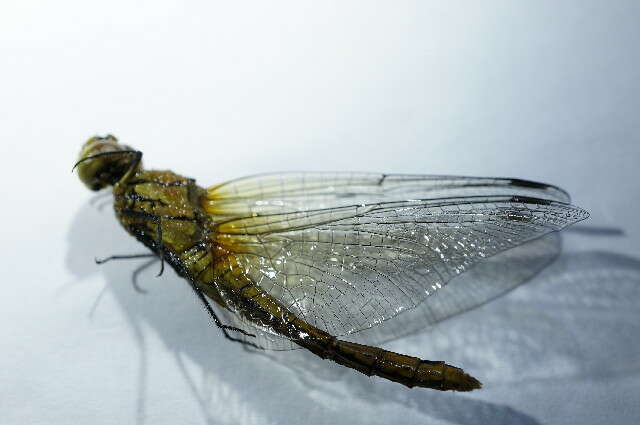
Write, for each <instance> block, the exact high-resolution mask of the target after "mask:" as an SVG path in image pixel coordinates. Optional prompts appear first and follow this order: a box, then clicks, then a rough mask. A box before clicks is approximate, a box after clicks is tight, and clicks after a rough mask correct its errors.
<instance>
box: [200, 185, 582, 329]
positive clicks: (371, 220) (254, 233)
mask: <svg viewBox="0 0 640 425" xmlns="http://www.w3.org/2000/svg"><path fill="white" fill-rule="evenodd" d="M337 176H339V177H340V176H342V177H341V178H338V179H337V178H336V175H330V176H327V175H317V174H314V175H312V176H306V175H303V176H296V177H295V178H293V179H292V177H293V176H287V177H286V178H284V177H282V175H275V176H267V177H266V180H265V181H263V182H261V181H260V180H261V179H260V178H250V179H246V180H240V181H237V182H235V183H234V182H232V183H230V184H227V185H222V186H218V187H217V188H212V189H210V192H209V194H210V196H209V199H208V201H207V202H208V203H207V204H206V205H205V208H206V210H207V211H209V213H210V214H211V216H212V217H213V218H214V219H217V220H220V219H223V221H221V222H219V223H218V224H217V225H216V226H215V229H214V231H215V235H216V236H215V237H216V239H217V242H218V243H219V244H220V245H221V246H223V247H225V248H226V249H227V251H228V252H229V253H230V254H229V255H230V256H232V257H233V261H234V262H235V263H236V264H237V265H238V267H240V269H241V270H242V273H243V275H244V277H245V278H247V279H250V280H251V281H252V282H255V283H256V284H258V285H259V286H261V287H262V288H263V289H264V290H265V291H266V292H267V293H268V294H269V295H271V296H272V297H274V298H275V299H276V300H278V301H279V302H280V303H282V304H283V305H285V306H286V307H288V308H289V309H290V310H291V311H292V312H294V313H295V314H297V315H298V316H299V317H301V318H304V319H305V320H306V321H308V322H309V323H311V324H313V325H314V326H316V327H319V328H321V329H323V330H325V331H327V332H329V333H332V334H333V335H347V334H352V333H354V332H357V331H360V330H363V329H368V328H371V327H373V326H376V325H377V324H379V323H382V322H384V321H386V320H387V319H390V318H392V317H395V316H397V315H398V314H400V313H402V312H404V311H407V310H411V309H413V308H414V307H416V306H417V305H419V304H420V303H422V302H423V301H425V299H427V298H428V297H429V296H430V295H432V294H434V293H435V292H436V291H438V290H439V289H440V288H442V287H443V286H444V285H446V284H447V283H448V282H449V281H450V280H451V279H453V278H455V277H457V276H459V275H460V274H461V273H463V272H465V271H466V270H469V269H470V268H471V267H473V266H474V265H476V264H477V263H478V262H481V261H483V260H485V259H487V258H489V257H492V256H494V255H496V254H498V253H500V252H503V251H505V250H508V249H509V248H513V247H515V246H518V245H521V244H523V243H526V242H528V241H532V240H534V239H536V238H539V237H540V236H542V235H545V234H547V233H549V232H552V231H557V230H560V229H562V228H563V227H565V226H567V225H569V224H572V223H574V222H576V221H579V220H582V219H584V218H586V216H587V214H586V212H584V211H583V210H581V209H580V208H577V207H574V206H572V205H569V204H567V203H565V202H562V201H558V200H567V199H568V197H567V196H566V194H565V192H563V191H562V190H560V189H557V188H554V187H552V186H547V185H541V184H536V183H531V182H525V183H520V181H515V182H516V183H514V180H512V179H473V178H472V179H470V178H457V177H442V178H436V177H420V176H417V177H416V176H410V178H409V177H407V176H383V177H378V178H377V180H376V178H375V175H348V176H350V177H348V178H346V180H345V178H344V176H345V175H337ZM354 176H355V177H354ZM327 181H329V182H333V183H332V184H327V183H326V182H327ZM291 182H293V183H291ZM309 182H312V183H309ZM354 182H355V183H354ZM290 183H291V184H290ZM374 183H375V184H374ZM380 187H381V188H382V189H380ZM509 191H511V193H515V194H516V195H506V194H505V193H509ZM492 192H493V193H497V195H493V196H490V195H473V196H471V195H467V196H453V197H450V196H449V197H439V198H435V199H434V198H432V197H431V195H434V194H438V195H443V194H451V193H454V194H458V195H461V194H463V193H485V194H487V193H492ZM529 194H532V195H540V196H544V198H542V197H530V196H528V195H529ZM393 198H395V199H403V198H405V199H404V200H398V201H395V202H391V201H389V200H390V199H393ZM556 199H558V200H556ZM354 200H356V201H357V203H355V204H350V205H345V204H348V202H354ZM380 200H383V201H382V202H377V201H380ZM328 204H333V205H335V207H326V205H328ZM309 206H322V207H323V208H315V209H310V208H308V207H309ZM305 207H307V208H305ZM265 211H270V212H272V211H281V212H279V213H271V214H264V212H265ZM243 214H245V215H247V214H248V215H249V216H246V217H240V218H237V217H238V216H239V215H243ZM230 217H236V218H230Z"/></svg>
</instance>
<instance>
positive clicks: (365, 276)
mask: <svg viewBox="0 0 640 425" xmlns="http://www.w3.org/2000/svg"><path fill="white" fill-rule="evenodd" d="M74 169H76V170H77V173H78V176H79V178H80V180H81V181H82V182H83V183H84V184H85V185H86V186H87V187H88V188H89V189H91V190H93V191H98V190H101V189H104V188H108V187H111V188H112V190H113V195H114V197H113V199H114V210H115V214H116V216H117V219H118V220H119V222H120V223H121V224H122V226H123V227H124V229H126V231H127V232H128V233H130V234H131V235H132V236H134V237H135V238H136V239H138V241H140V242H141V243H142V244H144V245H145V246H146V247H147V248H148V249H149V250H150V251H151V252H150V253H149V254H148V255H152V256H157V257H159V259H160V261H161V265H160V273H162V270H163V269H164V266H165V263H166V264H169V265H170V266H171V267H173V269H175V271H176V272H177V274H178V275H179V276H181V277H183V278H184V279H186V280H187V281H188V283H189V286H190V287H191V288H192V289H193V291H194V292H195V294H196V295H197V297H198V298H199V299H200V301H201V302H202V304H203V306H204V307H205V309H206V311H207V312H208V314H209V316H210V318H211V320H212V322H213V323H214V324H215V325H216V326H217V327H218V328H219V329H220V330H221V332H222V334H223V335H224V337H225V338H227V339H228V340H231V341H234V342H238V343H241V344H245V345H247V346H250V347H253V348H257V349H275V350H288V349H294V348H304V349H307V350H309V351H311V352H312V353H313V354H315V355H317V356H319V357H321V358H323V359H329V360H332V361H334V362H336V363H338V364H340V365H342V366H345V367H347V368H351V369H354V370H356V371H358V372H361V373H363V374H365V375H368V376H373V375H375V376H378V377H381V378H384V379H387V380H390V381H395V382H397V383H400V384H403V385H405V386H407V387H424V388H432V389H436V390H442V391H446V390H453V391H471V390H474V389H478V388H480V387H481V386H482V384H481V383H480V381H479V380H477V379H476V378H474V377H473V376H471V375H470V374H468V373H466V372H465V371H464V370H463V369H461V368H458V367H456V366H453V365H450V364H448V363H446V362H444V361H430V360H424V359H420V358H418V357H413V356H409V355H404V354H399V353H395V352H391V351H387V350H385V349H383V348H379V347H376V346H374V345H368V344H367V343H366V342H367V341H365V343H359V342H358V343H357V342H353V341H350V340H349V339H350V337H352V336H354V335H359V334H363V335H366V334H367V332H366V331H367V330H370V329H376V327H381V325H382V324H384V323H387V321H388V320H392V319H395V320H397V319H396V318H397V317H402V316H403V315H405V314H406V312H408V311H412V310H415V309H416V308H418V307H420V306H424V305H428V304H429V303H430V302H431V300H432V299H434V298H437V294H438V293H439V292H442V288H444V287H445V286H446V285H447V284H448V283H449V282H450V281H451V280H452V279H454V278H456V277H457V276H459V275H461V274H462V273H464V272H466V271H468V270H469V269H471V268H472V267H474V266H476V265H477V264H480V263H482V262H483V261H486V260H487V259H490V258H491V257H494V256H496V255H498V254H500V253H502V252H504V251H507V250H511V249H514V248H516V247H518V246H521V245H522V244H525V243H529V242H531V241H535V240H537V239H539V238H541V237H542V236H544V235H547V234H549V233H551V232H557V231H559V230H561V229H563V228H565V227H566V226H568V225H571V224H573V223H576V222H578V221H580V220H583V219H585V218H587V217H588V213H587V212H586V211H585V210H583V209H581V208H579V207H576V206H574V205H572V204H571V203H570V200H569V195H568V194H567V193H566V192H565V191H564V190H562V189H560V188H558V187H556V186H552V185H548V184H544V183H537V182H533V181H527V180H521V179H512V178H486V177H458V176H432V175H399V174H397V175H396V174H375V173H318V172H298V173H273V174H263V175H256V176H249V177H244V178H240V179H237V180H232V181H229V182H226V183H222V184H217V185H214V186H209V187H207V188H203V187H200V186H198V185H197V184H196V181H195V180H194V179H192V178H188V177H184V176H182V175H178V174H176V173H174V172H172V171H168V170H162V171H158V170H145V169H144V168H143V165H142V152H141V151H138V150H135V149H133V148H131V147H130V146H127V145H124V144H121V143H120V142H119V141H118V139H116V138H115V137H113V136H111V135H107V136H104V137H99V136H96V137H92V138H90V139H89V140H88V141H87V142H85V143H84V145H83V146H82V149H81V152H80V155H79V159H78V161H77V163H76V164H75V166H74ZM137 257H140V255H130V256H112V257H109V259H122V258H137ZM392 321H393V320H392ZM417 326H418V327H420V326H423V324H422V323H420V322H419V323H417ZM424 326H426V324H424Z"/></svg>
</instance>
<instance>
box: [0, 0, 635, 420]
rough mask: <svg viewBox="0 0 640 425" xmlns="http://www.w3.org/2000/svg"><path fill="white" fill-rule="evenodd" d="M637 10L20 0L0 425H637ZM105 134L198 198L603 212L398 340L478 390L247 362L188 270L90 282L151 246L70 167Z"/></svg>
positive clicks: (330, 368)
mask: <svg viewBox="0 0 640 425" xmlns="http://www.w3.org/2000/svg"><path fill="white" fill-rule="evenodd" d="M639 4H640V3H638V2H637V1H633V0H631V1H610V2H605V1H587V0H579V1H506V0H505V1H483V2H480V1H458V2H432V1H415V2H412V1H394V2H373V1H369V2H364V1H363V2H355V1H336V2H326V1H323V2H319V1H317V2H310V1H291V2H276V1H269V2H213V1H206V2H205V1H203V2H196V1H184V0H175V1H158V0H155V1H135V2H134V1H120V0H114V1H109V2H100V3H98V2H87V1H71V0H59V1H56V2H47V1H44V0H43V1H35V0H22V1H11V0H4V1H3V2H2V3H0V77H1V78H0V153H1V158H2V167H1V168H0V169H1V173H2V175H1V178H2V187H3V191H2V197H0V202H1V203H2V208H1V212H0V214H1V220H2V221H1V223H2V245H1V248H0V250H1V252H0V261H1V263H0V264H1V265H2V279H1V281H2V285H1V288H2V289H1V290H0V291H1V292H0V338H1V339H0V423H1V424H26V423H29V424H44V423H46V424H69V423H91V424H127V423H136V424H154V425H158V424H177V423H189V424H200V423H209V424H285V423H292V424H301V423H312V424H335V423H354V424H355V423H362V424H390V423H415V424H417V423H429V424H444V423H447V424H464V425H467V424H479V423H492V424H515V423H523V424H532V425H533V424H600V423H608V424H613V423H620V424H623V423H637V422H638V421H639V420H640V404H638V398H639V396H640V381H639V378H640V372H639V371H640V360H639V359H640V342H639V338H638V337H639V336H640V323H639V321H638V317H639V316H638V313H639V312H640V307H639V306H640V224H638V223H639V222H640V220H639V219H638V211H640V201H639V200H638V199H639V197H638V195H639V190H638V176H639V173H638V171H637V167H638V161H639V160H640V148H639V147H638V144H639V143H640V124H638V122H639V121H640V120H639V111H640V49H639V48H638V40H640V25H638V22H640V6H639ZM105 133H113V134H115V135H116V136H118V137H119V138H120V140H121V141H122V142H124V143H127V144H130V145H132V146H134V147H135V148H138V149H140V150H142V151H144V153H145V158H144V160H145V165H146V166H147V167H149V168H170V169H172V170H174V171H176V172H179V173H183V174H186V175H188V176H191V177H195V178H197V179H198V181H199V182H200V183H201V184H202V185H205V186H206V185H210V184H214V183H217V182H221V181H224V180H226V179H229V178H234V177H239V176H242V175H246V174H253V173H257V172H266V171H280V170H354V171H369V170H370V171H384V172H403V173H429V174H441V173H444V174H463V175H492V176H493V175H495V176H512V177H521V178H527V179H533V180H541V181H545V182H551V183H555V184H558V185H560V186H562V187H564V188H565V189H567V190H568V191H569V192H570V193H571V194H572V195H573V200H574V202H575V203H576V204H577V205H580V206H582V207H584V208H585V209H587V210H588V211H589V212H590V213H591V218H590V219H589V220H588V221H586V222H583V223H581V224H580V225H579V226H576V227H574V229H573V230H570V231H568V232H566V234H565V253H564V254H563V255H562V257H561V258H560V259H559V260H558V261H557V262H556V263H555V264H553V265H552V266H551V267H549V268H548V269H547V270H545V271H544V272H543V273H542V274H541V275H539V276H538V277H536V278H535V279H534V280H533V281H531V282H530V283H528V284H527V285H525V286H523V287H521V288H519V289H517V290H515V291H514V292H512V293H510V294H509V295H507V296H505V297H503V298H501V299H499V300H497V301H495V302H492V303H490V304H488V305H486V306H484V307H482V308H479V309H477V310H474V311H472V312H469V313H466V314H464V315H461V316H458V317H456V318H454V319H452V320H449V321H447V322H445V323H442V324H441V325H440V326H438V327H437V328H436V329H434V330H432V331H430V332H427V333H423V334H420V335H417V336H414V337H411V338H405V339H402V340H400V341H396V342H394V343H393V344H390V345H389V346H388V347H389V348H390V349H393V350H396V351H400V352H406V353H409V354H413V355H417V356H420V357H423V358H428V359H433V360H439V359H444V360H447V361H448V362H450V363H452V364H455V365H459V366H462V367H464V368H465V369H466V370H468V371H469V372H471V373H473V374H474V375H475V376H477V377H478V378H479V379H481V380H482V381H483V382H484V384H485V387H484V388H483V389H482V390H481V391H475V392H473V393H469V394H456V393H439V392H436V391H429V390H423V389H413V390H409V389H406V388H404V387H402V386H400V385H397V384H394V383H391V382H386V381H384V380H381V379H374V378H367V377H365V376H362V375H359V374H356V373H354V372H351V371H349V370H346V369H343V368H341V367H339V366H337V365H334V364H332V363H330V362H325V361H322V360H320V359H319V358H315V357H314V356H312V355H310V354H308V353H304V352H301V351H297V352H290V353H282V354H280V355H276V356H265V355H259V354H252V353H247V352H246V351H245V350H243V349H242V347H240V346H236V345H234V344H231V343H229V342H227V341H226V340H224V339H223V338H222V337H221V336H220V334H219V333H218V332H217V330H215V329H212V328H211V326H210V323H209V322H208V320H207V316H206V315H205V313H204V312H203V311H202V309H201V307H200V305H199V304H198V301H197V300H196V299H194V297H193V296H192V294H191V293H190V290H189V289H188V288H187V287H186V285H185V284H184V283H183V282H181V280H180V279H179V278H177V277H176V276H175V274H173V273H172V272H168V273H165V275H164V276H162V277H161V278H158V279H156V278H154V275H155V273H156V271H157V270H156V268H153V269H149V270H147V271H146V272H145V273H143V274H141V275H140V283H141V285H142V286H144V287H145V288H146V289H147V290H148V293H147V294H146V295H140V294H137V293H136V292H135V291H134V289H133V287H132V285H131V273H132V271H133V270H135V269H136V267H137V266H138V265H139V263H136V262H120V263H109V264H106V265H104V266H97V265H95V264H94V263H93V259H94V257H96V256H97V257H102V256H107V255H110V254H125V253H135V252H141V251H142V248H141V247H140V246H139V245H138V244H137V242H136V241H135V240H133V239H131V238H130V237H128V236H127V235H126V234H125V233H124V232H123V231H122V230H121V229H120V228H119V226H118V224H117V223H116V222H115V219H114V217H113V214H112V212H111V210H110V206H109V205H106V206H102V205H103V204H105V203H106V204H108V201H109V198H108V197H104V198H97V199H96V198H95V197H94V195H92V194H91V193H89V192H88V191H87V190H86V189H85V188H84V187H83V186H82V185H81V184H80V182H79V181H78V179H77V177H76V176H75V175H74V174H72V173H71V166H72V164H73V162H74V161H75V159H76V156H77V153H78V151H79V148H80V145H81V143H82V142H83V141H84V140H86V139H87V138H88V137H90V136H92V135H94V134H105ZM92 199H93V202H91V201H90V200H92ZM100 294H102V296H101V295H100Z"/></svg>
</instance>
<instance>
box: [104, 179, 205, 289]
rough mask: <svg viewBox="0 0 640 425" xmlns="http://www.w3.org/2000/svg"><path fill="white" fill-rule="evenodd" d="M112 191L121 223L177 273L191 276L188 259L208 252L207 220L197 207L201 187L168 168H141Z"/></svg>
mask: <svg viewBox="0 0 640 425" xmlns="http://www.w3.org/2000/svg"><path fill="white" fill-rule="evenodd" d="M113 192H114V197H115V202H114V208H115V212H116V216H117V217H118V220H119V221H120V223H121V224H122V226H123V227H124V228H125V229H126V230H127V231H128V232H129V233H130V234H131V235H133V236H135V237H136V239H138V240H139V241H140V242H142V243H143V244H145V245H146V246H147V247H148V248H150V249H151V250H152V251H154V252H156V253H158V254H161V255H163V256H164V258H165V259H166V260H167V261H168V262H169V263H170V264H171V265H172V266H173V267H174V268H175V269H176V271H177V272H178V273H179V274H181V275H183V276H190V277H194V270H193V267H194V265H193V264H192V262H191V261H190V259H191V258H192V257H193V256H195V255H198V256H201V255H205V254H206V253H208V251H209V249H208V243H207V240H208V238H209V230H208V229H210V228H211V226H210V220H209V218H208V217H207V216H206V214H205V213H204V212H203V211H202V209H201V207H200V203H201V199H202V197H203V196H204V193H205V191H204V189H202V188H200V187H199V186H197V185H196V183H195V180H193V179H189V178H186V177H183V176H180V175H177V174H175V173H173V172H171V171H140V172H138V173H136V174H135V175H133V176H131V178H129V179H128V180H127V181H125V182H121V183H119V184H117V185H116V186H114V189H113Z"/></svg>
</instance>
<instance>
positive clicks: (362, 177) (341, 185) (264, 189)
mask: <svg viewBox="0 0 640 425" xmlns="http://www.w3.org/2000/svg"><path fill="white" fill-rule="evenodd" d="M480 195H485V196H498V195H519V196H529V197H535V198H541V199H548V200H552V201H558V202H565V203H566V202H569V195H568V194H567V193H566V192H565V191H564V190H562V189H560V188H558V187H555V186H551V185H547V184H544V183H537V182H531V181H526V180H520V179H510V178H485V177H457V176H424V175H397V174H390V175H388V174H375V173H280V174H265V175H258V176H252V177H245V178H241V179H238V180H234V181H231V182H228V183H223V184H221V185H217V186H212V187H210V188H209V189H208V194H207V201H206V203H205V206H206V207H207V209H208V211H209V212H210V214H211V215H212V216H213V217H214V219H215V220H216V221H219V220H224V219H225V218H229V217H237V216H249V215H252V214H277V213H283V212H292V211H310V210H318V209H325V208H336V207H341V206H350V205H362V204H365V205H367V204H376V203H380V202H388V201H404V200H408V199H435V198H444V197H450V198H451V197H465V196H480Z"/></svg>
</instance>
